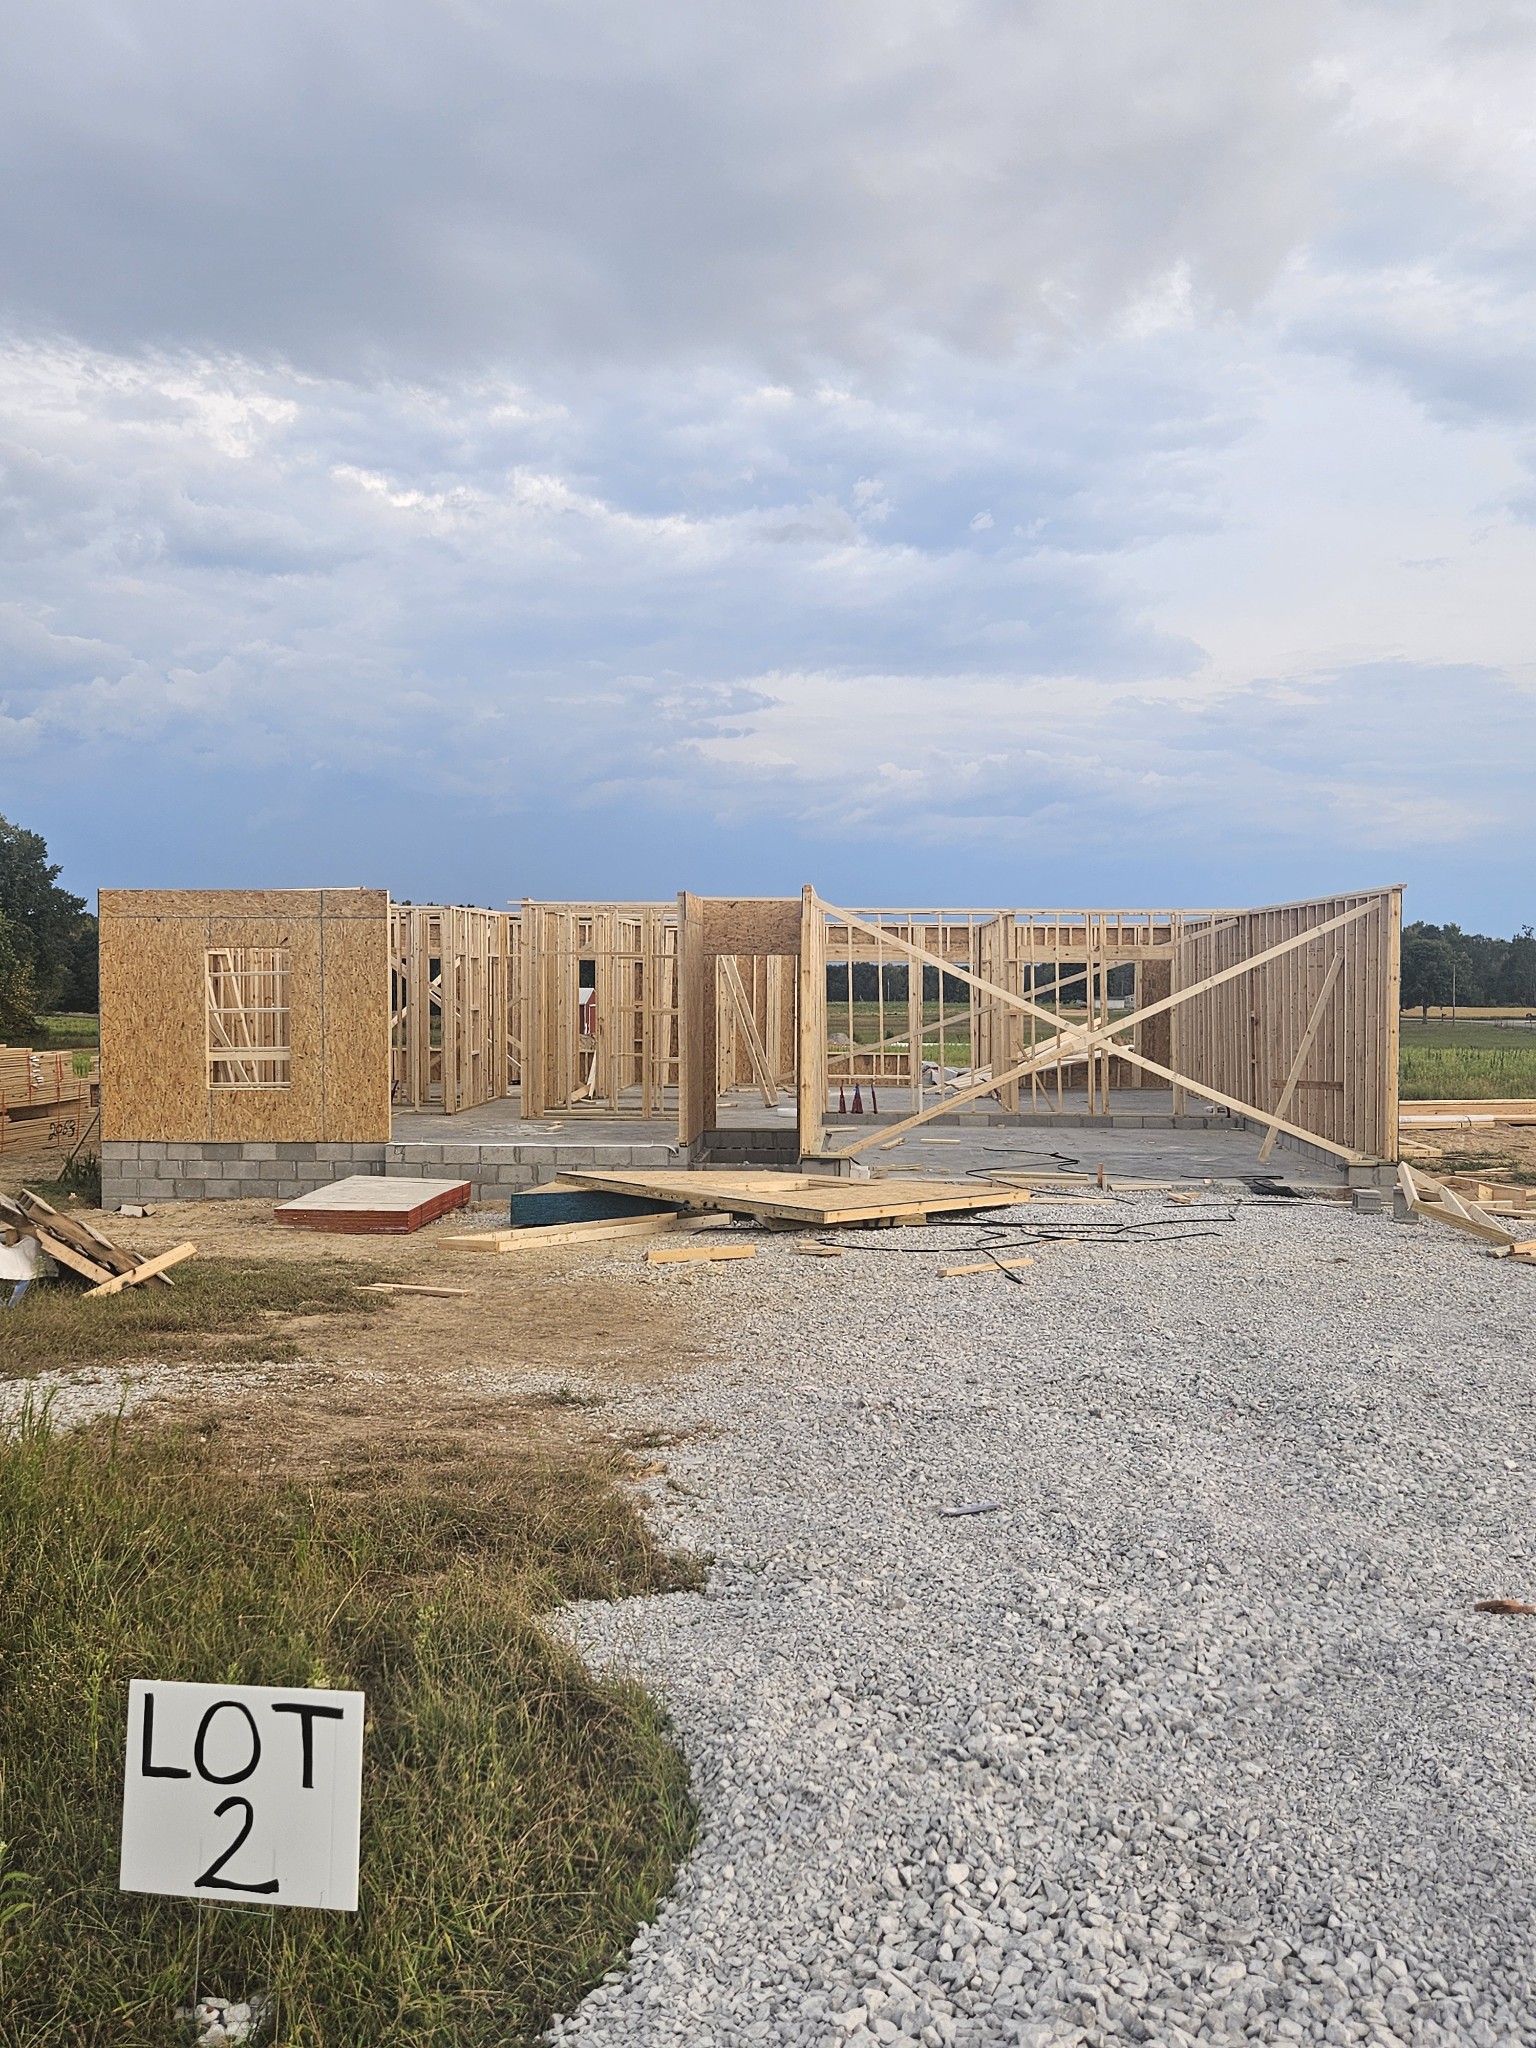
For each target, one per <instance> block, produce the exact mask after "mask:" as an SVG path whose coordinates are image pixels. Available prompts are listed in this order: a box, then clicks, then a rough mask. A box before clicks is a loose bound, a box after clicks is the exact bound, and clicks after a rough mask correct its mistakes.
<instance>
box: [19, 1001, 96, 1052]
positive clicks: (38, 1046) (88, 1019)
mask: <svg viewBox="0 0 1536 2048" xmlns="http://www.w3.org/2000/svg"><path fill="white" fill-rule="evenodd" d="M30 1036H31V1043H32V1047H33V1050H34V1051H36V1052H68V1051H69V1050H70V1049H71V1048H72V1047H74V1046H89V1047H91V1048H92V1050H94V1049H95V1047H96V1046H97V1045H98V1044H99V1043H100V1040H101V1020H100V1018H98V1017H92V1016H89V1015H88V1014H86V1013H85V1012H84V1011H78V1010H77V1011H59V1012H57V1013H56V1014H55V1015H53V1016H51V1017H39V1018H38V1020H37V1029H36V1030H35V1031H34V1032H32V1033H31V1034H30Z"/></svg>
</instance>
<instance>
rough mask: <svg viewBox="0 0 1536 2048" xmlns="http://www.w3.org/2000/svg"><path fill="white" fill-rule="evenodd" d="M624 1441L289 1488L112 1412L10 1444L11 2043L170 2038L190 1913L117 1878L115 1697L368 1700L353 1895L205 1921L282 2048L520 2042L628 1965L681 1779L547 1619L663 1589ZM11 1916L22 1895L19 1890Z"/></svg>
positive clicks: (7, 1857)
mask: <svg viewBox="0 0 1536 2048" xmlns="http://www.w3.org/2000/svg"><path fill="white" fill-rule="evenodd" d="M621 1475H622V1467H621V1466H620V1465H619V1464H617V1463H616V1462H615V1461H613V1460H611V1459H607V1460H605V1459H589V1460H587V1461H585V1462H582V1461H576V1462H568V1463H564V1464H554V1463H541V1462H538V1461H536V1460H534V1459H532V1458H529V1459H526V1460H523V1461H517V1460H510V1461H504V1462H499V1463H497V1464H495V1465H488V1464H485V1463H482V1462H479V1461H477V1460H475V1459H473V1458H469V1457H461V1458H458V1459H453V1458H445V1459H443V1460H442V1461H440V1462H439V1463H438V1464H437V1465H435V1466H433V1467H431V1468H430V1469H429V1470H428V1471H427V1472H426V1473H425V1474H424V1475H423V1473H422V1471H421V1468H420V1464H419V1461H418V1462H416V1463H415V1464H413V1465H411V1466H410V1467H409V1468H408V1469H407V1472H406V1475H405V1476H404V1477H403V1478H402V1477H401V1475H400V1471H399V1468H398V1467H397V1466H395V1465H394V1464H392V1463H391V1462H390V1460H389V1459H388V1457H387V1456H385V1455H383V1454H381V1455H380V1456H379V1457H377V1458H375V1459H374V1460H372V1461H366V1462H363V1463H360V1464H359V1465H358V1466H356V1467H355V1468H354V1469H353V1470H351V1471H350V1472H349V1473H347V1474H346V1475H345V1477H344V1478H332V1479H330V1480H328V1481H326V1482H325V1483H324V1484H310V1485H305V1486H302V1487H300V1486H297V1485H294V1484H289V1483H284V1482H282V1481H280V1480H278V1479H263V1478H261V1477H251V1476H242V1475H240V1474H237V1473H233V1472H231V1471H229V1470H227V1469H225V1468H224V1466H223V1465H222V1462H221V1460H220V1457H219V1450H218V1441H217V1437H216V1436H215V1437H214V1438H213V1440H212V1441H211V1442H209V1441H204V1440H200V1439H198V1438H196V1437H186V1436H178V1435H174V1434H170V1433H159V1432H157V1433H154V1434H146V1435H139V1434H130V1433H128V1432H126V1431H122V1430H119V1429H117V1428H115V1427H113V1426H112V1425H110V1424H105V1425H95V1426H92V1427H90V1428H87V1429H84V1430H80V1431H74V1432H70V1433H68V1434H64V1435H58V1436H54V1435H50V1433H49V1432H48V1431H47V1429H46V1428H45V1427H43V1426H42V1425H41V1424H40V1423H38V1422H37V1421H35V1420H33V1421H31V1422H30V1423H29V1424H28V1425H27V1426H25V1427H24V1428H23V1429H22V1431H21V1432H20V1434H19V1435H18V1436H16V1437H15V1438H14V1439H12V1440H11V1441H10V1442H8V1443H6V1444H5V1445H3V1446H0V1586H3V1588H4V1595H3V1599H0V1759H3V1766H0V1769H3V1775H0V1837H3V1838H4V1840H5V1842H6V1843H7V1845H8V1846H7V1848H6V1849H5V1851H4V1858H3V1862H4V1868H5V1869H6V1870H7V1871H8V1872H9V1873H10V1876H9V1880H8V1883H7V1884H6V1885H5V1886H4V1887H0V2014H3V2021H0V2036H3V2039H4V2041H5V2043H6V2048H66V2044H67V2048H158V2044H164V2043H169V2042H171V2041H172V2040H174V2039H176V2038H177V2037H176V2034H175V2031H174V2029H173V2024H172V2020H171V2015H172V2013H173V2011H174V2008H175V2007H176V2006H177V2005H179V2004H183V2003H185V2001H186V1998H187V1994H188V1991H189V1989H190V1986H191V1980H192V1972H193V1943H194V1937H195V1922H196V1908H195V1907H194V1906H193V1905H192V1904H191V1903H190V1902H187V1903H182V1902H177V1901H168V1900H159V1899H149V1898H141V1897H136V1896H133V1895H129V1894H124V1893H120V1892H118V1891H117V1889H116V1881H117V1834H118V1826H119V1816H120V1802H121V1779H122V1763H123V1758H122V1750H123V1742H124V1733H125V1723H126V1707H127V1691H128V1682H129V1680H130V1679H131V1678H135V1677H149V1678H165V1679H186V1680H194V1681H203V1682H211V1683H222V1684H259V1685H325V1686H339V1687H357V1688H360V1689H361V1690H362V1691H363V1692H365V1693H366V1694H367V1697H368V1730H367V1736H366V1742H365V1765H364V1785H363V1839H362V1891H361V1908H360V1910H359V1911H358V1912H357V1913H356V1914H355V1915H342V1914H332V1913H322V1912H300V1911H294V1912H289V1913H286V1914H279V1916H278V1923H277V1936H276V1943H277V1945H276V1951H275V1960H274V1961H273V1962H272V1963H271V1964H270V1965H269V1960H268V1934H267V1931H266V1924H265V1922H264V1921H260V1920H257V1919H253V1918H249V1917H242V1916H237V1915H234V1914H214V1915H210V1916H208V1918H207V1920H206V1921H205V1926H204V1936H203V1942H204V1969H203V1977H202V1984H201V1988H202V1989H203V1990H204V1991H205V1992H208V1993H212V1994H213V1995H215V1996H222V1997H228V1998H234V1997H241V1996H244V1995H247V1994H249V1993H250V1992H252V1991H259V1990H264V1989H267V1988H269V1986H271V1984H272V1983H273V1980H274V1978H275V1982H276V1988H277V1990H278V1992H279V1996H280V1999H281V2006H282V2034H281V2039H282V2041H283V2043H284V2044H285V2048H338V2044H340V2043H346V2044H347V2048H385V2044H389V2048H481V2044H484V2048H490V2044H492V2043H495V2044H497V2048H514V2044H519V2043H527V2042H531V2041H532V2040H533V2039H534V2038H535V2037H536V2036H537V2035H538V2033H539V2032H540V2031H541V2030H542V2028H543V2027H544V2026H545V2025H546V2024H547V2021H548V2018H549V2015H550V2014H551V2013H552V2012H554V2011H557V2010H564V2009H568V2008H569V2007H570V2006H571V2005H573V2004H574V2003H575V2002H576V2000H577V1999H579V1998H580V1997H581V1995H582V1994H583V1993H584V1992H585V1991H586V1990H587V1989H589V1988H590V1987H591V1986H592V1985H593V1984H594V1983H595V1982H596V1981H597V1980H598V1979H599V1978H600V1977H601V1976H602V1975H603V1973H604V1972H605V1971H606V1970H608V1969H609V1968H611V1967H612V1966H613V1965H614V1964H615V1963H616V1962H618V1961H619V1960H620V1958H621V1956H622V1954H623V1952H624V1949H625V1946H626V1944H627V1942H628V1940H629V1938H630V1936H631V1935H632V1933H633V1931H634V1929H635V1927H636V1925H637V1924H638V1923H639V1922H641V1921H643V1920H644V1919H646V1918H648V1917H649V1916H650V1915H651V1913H652V1911H653V1910H654V1907H655V1903H656V1901H657V1899H658V1897H659V1896H660V1894H661V1893H662V1891H663V1890H664V1889H665V1887H666V1886H667V1884H668V1883H669V1882H670V1879H671V1876H672V1872H673V1870H674V1869H675V1867H676V1864H677V1862H678V1860H679V1859H680V1857H681V1856H682V1855H683V1854H684V1853H685V1851H686V1848H687V1845H688V1841H689V1838H690V1833H691V1827H692V1812H691V1808H690V1804H689V1799H688V1791H687V1780H686V1771H685V1767H684V1765H683V1762H682V1759H681V1758H680V1757H679V1755H678V1754H677V1752H676V1750H675V1749H674V1748H673V1747H672V1745H671V1744H670V1742H669V1740H668V1737H667V1732H666V1729H665V1727H664V1725H663V1723H662V1721H661V1719H660V1717H659V1715H658V1713H657V1711H656V1709H655V1708H654V1706H653V1705H652V1704H651V1703H650V1702H649V1701H648V1699H647V1698H646V1697H645V1695H644V1694H643V1693H642V1692H640V1691H639V1690H638V1689H637V1688H636V1687H634V1686H632V1685H629V1684H626V1683H621V1682H617V1681H611V1680H606V1679H603V1680H599V1679H597V1678H594V1677H593V1676H592V1675H591V1674H590V1673H589V1672H588V1671H587V1670H586V1668H585V1667H584V1666H583V1665H582V1663H581V1662H580V1660H579V1659H578V1658H577V1657H576V1656H575V1655H574V1654H573V1653H572V1652H570V1651H569V1650H567V1649H566V1648H565V1647H563V1646H562V1645H560V1644H558V1643H556V1642H554V1641H552V1640H551V1639H550V1638H549V1637H547V1636H546V1635H545V1634H544V1633H543V1631H542V1629H541V1628H540V1626H539V1624H538V1619H537V1617H538V1615H539V1613H540V1612H541V1610H544V1609H547V1608H548V1607H549V1606H551V1605H552V1604H553V1603H555V1602H557V1601H560V1600H563V1599H569V1598H576V1597H587V1598H611V1597H617V1596H619V1595H623V1594H629V1593H646V1592H663V1591H668V1590H672V1589H674V1588H676V1587H678V1586H680V1585H691V1584H694V1583H696V1580H697V1568H696V1567H695V1566H694V1565H693V1564H692V1562H691V1561H689V1560H680V1559H678V1558H676V1557H674V1556H671V1555H668V1554H667V1553H665V1552H663V1551H661V1550H660V1549H659V1548H658V1547H657V1545H656V1544H655V1542H654V1541H653V1539H652V1538H651V1536H650V1534H649V1532H648V1530H647V1529H646V1526H645V1524H644V1523H643V1522H642V1521H641V1520H640V1519H639V1517H638V1516H637V1515H636V1513H635V1512H634V1509H633V1507H632V1505H631V1503H630V1501H629V1499H628V1497H627V1496H626V1495H625V1493H624V1492H623V1490H622V1488H621V1486H620V1484H619V1481H620V1478H621ZM17 1907H19V1908H20V1909H21V1910H19V1911H14V1912H11V1917H10V1918H8V1919H7V1918H4V1917H3V1916H4V1914H5V1913H6V1912H7V1911H8V1910H9V1909H11V1908H17Z"/></svg>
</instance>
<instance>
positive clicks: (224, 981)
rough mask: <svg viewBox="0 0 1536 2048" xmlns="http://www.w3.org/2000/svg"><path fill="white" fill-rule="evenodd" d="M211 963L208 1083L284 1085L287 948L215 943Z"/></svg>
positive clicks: (287, 1073) (287, 1066)
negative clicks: (216, 944)
mask: <svg viewBox="0 0 1536 2048" xmlns="http://www.w3.org/2000/svg"><path fill="white" fill-rule="evenodd" d="M207 965H208V1085H209V1087H210V1088H286V1087H287V1086H288V1085H289V1081H290V1078H291V1053H292V1040H291V1037H290V1017H289V1009H288V948H287V947H286V946H215V947H213V948H212V949H211V950H210V951H209V953H208V960H207Z"/></svg>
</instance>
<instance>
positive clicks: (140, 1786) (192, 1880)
mask: <svg viewBox="0 0 1536 2048" xmlns="http://www.w3.org/2000/svg"><path fill="white" fill-rule="evenodd" d="M362 1780H363V1695H362V1694H361V1693H360V1692H319V1691H305V1690H302V1689H300V1688H297V1687H294V1688H290V1687H287V1686H273V1685H178V1684H171V1683H161V1682H159V1681H157V1680H154V1679H144V1678H136V1679H134V1680H133V1682H132V1683H131V1685H130V1686H129V1688H128V1758H127V1765H126V1769H125V1772H124V1777H123V1852H122V1863H121V1866H120V1869H119V1873H118V1885H119V1888H120V1889H121V1890H123V1891H125V1892H162V1893H166V1894H168V1895H169V1896H171V1897H172V1898H181V1899H202V1900H205V1901H206V1902H207V1903H209V1904H211V1905H227V1904H229V1903H231V1902H239V1901H242V1900H243V1901H245V1902H246V1903H248V1904H259V1903H261V1902H263V1901H270V1902H271V1903H272V1904H273V1905H277V1906H329V1907H331V1908H332V1909H333V1910H335V1911H337V1912H342V1913H353V1912H356V1910H357V1839H358V1829H359V1826H360V1823H361V1814H362Z"/></svg>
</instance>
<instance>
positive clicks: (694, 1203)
mask: <svg viewBox="0 0 1536 2048" xmlns="http://www.w3.org/2000/svg"><path fill="white" fill-rule="evenodd" d="M565 1178H566V1179H567V1180H572V1181H575V1182H577V1183H578V1184H579V1185H580V1186H582V1187H596V1188H608V1189H610V1190H611V1191H612V1192H613V1193H614V1194H643V1195H652V1196H654V1197H655V1199H656V1200H657V1201H663V1202H666V1201H675V1202H678V1203H680V1204H682V1205H684V1206H685V1207H690V1208H706V1209H720V1210H724V1211H726V1212H727V1213H729V1214H731V1215H742V1216H771V1217H779V1218H782V1219H783V1220H784V1221H786V1222H789V1223H803V1224H808V1225H810V1226H812V1227H813V1228H826V1227H828V1226H830V1225H833V1224H844V1223H917V1222H921V1221H923V1220H924V1219H926V1218H927V1217H928V1216H931V1215H932V1216H955V1215H965V1214H967V1213H969V1212H970V1211H971V1210H975V1209H1007V1208H1012V1206H1013V1205H1014V1204H1015V1203H1016V1202H1017V1201H1018V1199H1019V1195H1018V1190H1017V1188H1001V1187H997V1186H995V1185H993V1184H992V1183H991V1182H989V1181H979V1180H978V1181H969V1182H967V1181H953V1180H894V1179H893V1180H882V1181H855V1180H834V1179H833V1178H832V1177H831V1176H830V1175H824V1174H814V1173H751V1172H741V1173H731V1172H727V1171H725V1170H723V1169H700V1170H699V1171H696V1172H692V1173H690V1172H687V1171H686V1170H679V1171H677V1172H672V1173H667V1172H658V1173H650V1172H631V1171H625V1172H618V1173H605V1172H603V1171H602V1170H601V1169H597V1170H589V1169H585V1168H583V1169H582V1170H580V1171H569V1170H568V1171H567V1173H566V1175H565Z"/></svg>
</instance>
